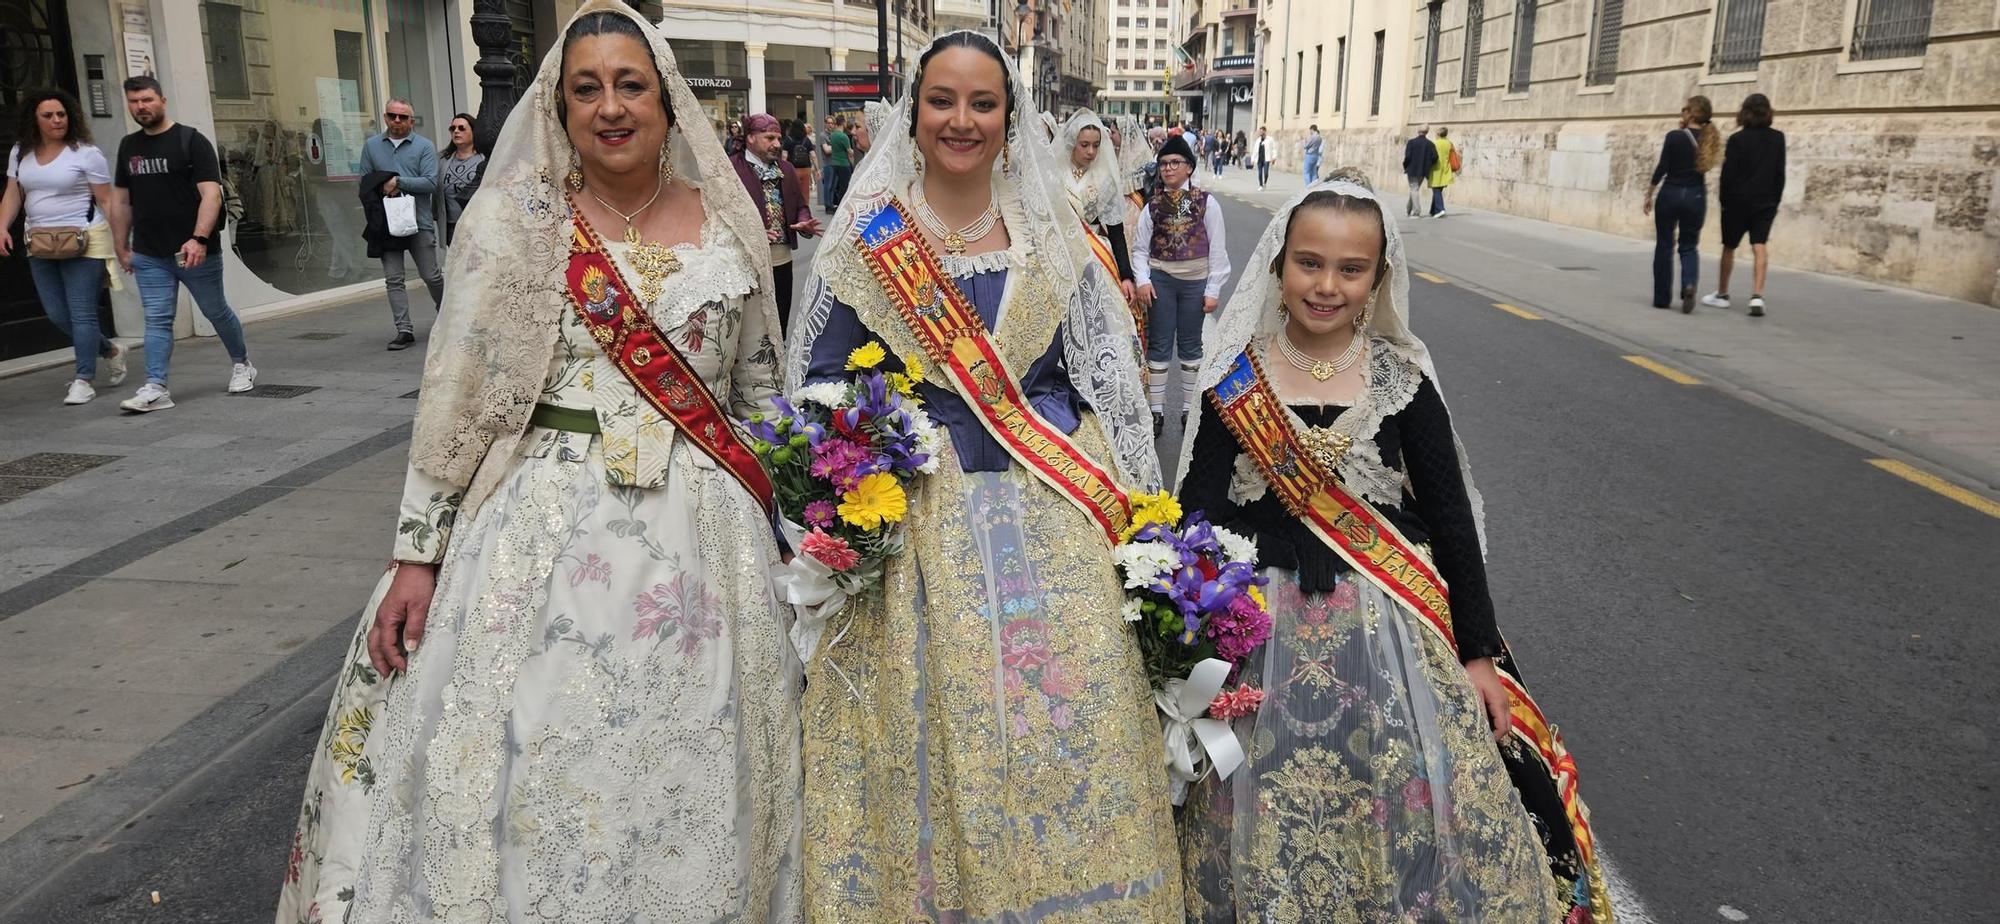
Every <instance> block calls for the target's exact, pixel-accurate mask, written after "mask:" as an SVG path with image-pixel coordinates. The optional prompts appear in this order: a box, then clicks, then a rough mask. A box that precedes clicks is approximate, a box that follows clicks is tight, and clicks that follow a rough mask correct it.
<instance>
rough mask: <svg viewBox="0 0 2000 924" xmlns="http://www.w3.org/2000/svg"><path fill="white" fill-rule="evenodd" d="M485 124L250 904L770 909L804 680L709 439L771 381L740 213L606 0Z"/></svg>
mask: <svg viewBox="0 0 2000 924" xmlns="http://www.w3.org/2000/svg"><path fill="white" fill-rule="evenodd" d="M614 81H615V83H614ZM663 97H664V99H663ZM507 140H508V143H507V144H503V145H501V146H500V147H499V148H497V149H496V150H495V151H494V153H493V158H494V163H493V169H492V170H491V171H489V172H488V175H487V180H486V188H485V190H484V191H483V192H482V193H481V194H480V195H479V196H478V197H477V198H475V199H474V200H473V201H472V205H471V207H470V208H469V209H468V210H467V212H466V216H465V230H466V239H465V240H464V241H462V242H461V243H460V246H462V247H465V248H468V249H469V251H470V252H471V253H472V254H475V255H477V256H478V258H479V264H480V265H479V272H476V273H467V274H466V275H465V277H464V278H463V279H460V280H455V281H454V282H455V284H454V285H453V286H452V290H451V294H450V297H451V298H452V299H453V301H452V310H451V311H446V312H443V313H442V314H441V315H440V318H439V322H438V325H437V327H436V328H435V329H434V330H433V333H432V337H433V338H435V339H437V340H439V341H441V343H440V348H439V349H435V350H431V351H430V355H429V356H428V358H427V362H428V368H427V369H426V370H425V376H424V382H425V387H424V389H423V394H422V395H421V396H420V397H419V398H418V406H417V414H416V426H415V430H414V436H413V437H412V439H411V441H410V459H409V466H408V469H407V471H406V473H405V475H404V485H403V499H402V507H401V512H400V513H399V514H398V515H397V517H396V525H395V527H394V529H393V532H394V533H395V543H394V546H395V550H394V553H393V554H394V561H393V562H392V563H391V565H390V568H389V570H388V571H387V572H386V573H385V574H383V576H382V579H381V581H380V582H379V583H378V584H377V586H376V590H375V593H374V596H373V598H372V599H371V600H370V602H369V604H368V608H367V609H366V610H365V611H364V612H365V614H366V615H365V616H364V617H363V620H362V622H361V625H360V626H359V627H358V628H357V631H356V633H355V635H354V639H353V642H352V643H351V645H350V647H349V648H348V652H347V656H346V658H345V660H344V663H342V664H341V665H340V669H339V671H338V672H337V673H335V675H334V676H336V677H337V678H338V679H337V681H336V685H335V687H334V693H333V696H332V699H331V702H330V704H329V707H328V709H327V713H326V722H325V731H324V733H323V734H322V735H321V736H320V738H319V739H318V740H319V744H318V746H317V747H316V748H315V749H314V751H313V765H312V768H311V770H310V772H309V773H308V775H307V783H306V788H305V794H304V799H303V800H302V804H301V810H300V812H299V816H298V819H299V820H298V827H297V829H296V834H295V836H294V838H293V841H292V846H291V856H292V862H291V864H290V866H289V869H288V872H287V875H286V877H285V883H284V886H283V889H282V891H281V893H280V896H279V904H278V910H277V915H276V919H277V920H278V921H281V922H284V924H295V922H299V921H304V920H325V921H348V920H352V921H370V922H385V921H390V920H403V921H417V920H421V921H460V920H475V919H476V920H482V921H502V920H511V921H516V922H520V921H526V920H530V919H535V920H541V921H547V922H556V921H561V922H564V924H613V922H631V921H643V920H653V921H659V920H664V919H666V918H669V917H671V918H673V919H676V920H687V921H740V922H745V924H773V922H793V921H797V920H799V917H800V914H801V910H800V905H801V900H802V899H801V888H800V884H801V883H800V877H801V872H802V869H803V864H802V863H801V861H800V842H799V812H800V808H799V800H800V787H801V786H802V781H801V779H800V771H799V714H798V705H797V702H798V700H797V697H798V687H799V680H798V667H797V662H796V661H795V660H793V659H792V656H791V651H790V648H789V646H788V644H787V643H786V641H785V626H786V625H787V624H788V622H789V619H790V617H789V615H788V614H789V610H790V608H789V607H788V606H786V605H785V604H784V603H783V602H782V601H781V600H779V599H778V598H777V597H776V596H775V594H774V592H773V591H772V588H771V583H770V578H769V573H770V569H771V568H773V567H774V566H776V565H777V564H778V563H779V555H778V549H777V545H776V542H775V541H774V539H773V536H772V529H771V519H770V515H769V513H768V511H769V509H770V507H769V506H768V505H769V504H770V503H771V498H770V494H769V491H770V483H769V481H768V480H765V479H763V478H761V477H759V475H760V474H761V473H760V472H759V473H757V474H753V472H756V471H757V466H756V463H755V462H754V461H750V449H749V447H748V445H747V444H746V441H745V440H744V439H743V438H741V437H740V436H739V435H738V433H739V431H738V430H737V428H736V425H735V421H736V420H738V419H741V418H744V417H746V416H749V415H752V414H756V413H769V412H770V410H771V405H770V399H771V398H773V397H774V396H775V395H776V393H777V379H778V347H777V345H776V343H775V342H774V340H773V338H774V337H775V336H776V334H777V331H776V328H777V309H776V306H775V305H774V304H773V302H772V299H771V295H770V289H771V277H770V273H769V272H768V271H766V270H765V269H764V268H763V266H764V261H765V260H766V258H767V257H766V254H767V252H768V241H767V240H766V237H765V233H764V227H763V222H762V221H761V220H760V219H759V218H758V216H757V213H756V210H755V209H754V208H753V207H752V206H751V204H750V202H749V201H748V200H747V199H745V198H744V195H743V192H742V187H741V186H740V185H739V184H738V183H737V179H736V174H735V171H734V170H733V169H732V168H731V167H730V165H729V160H728V157H727V156H726V155H724V154H723V152H722V144H721V140H720V138H719V136H718V134H717V133H716V132H715V130H714V129H713V128H712V127H711V126H710V123H709V121H708V119H707V117H706V114H705V112H704V110H703V108H702V104H701V102H700V101H699V100H697V99H696V98H695V95H694V91H693V90H692V89H691V88H690V87H689V86H688V84H687V82H686V80H685V79H684V78H683V77H682V76H681V74H680V70H679V68H678V67H676V66H675V63H674V57H673V52H672V51H671V50H670V49H669V48H668V46H667V39H666V37H665V36H663V35H661V34H660V33H659V31H657V28H656V27H655V26H654V25H653V24H652V23H651V22H649V21H647V20H646V19H645V17H643V16H642V15H640V14H639V13H638V12H636V11H634V10H633V9H631V8H630V7H628V6H626V5H625V4H623V3H620V2H616V0H589V2H586V3H585V4H583V6H582V8H581V9H580V10H578V11H577V13H576V15H575V16H574V17H573V18H572V19H571V20H570V21H569V23H568V24H567V25H566V26H565V27H564V30H563V32H562V33H561V38H560V39H559V40H558V42H557V43H556V47H555V48H553V49H551V50H550V52H549V54H548V55H547V56H546V57H545V58H543V60H542V62H541V67H540V69H539V71H538V72H537V74H536V75H535V79H534V81H533V82H532V83H531V84H530V85H529V86H528V89H527V91H526V94H525V95H524V96H523V98H522V102H521V105H520V106H518V107H516V108H515V109H514V114H513V116H512V117H511V118H510V119H509V120H508V123H507ZM676 152H678V157H677V158H676ZM552 357H553V358H552ZM642 524H643V525H642ZM389 525H390V524H386V523H385V524H384V526H389ZM420 643H421V644H420ZM849 782H851V781H849Z"/></svg>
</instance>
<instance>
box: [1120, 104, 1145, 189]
mask: <svg viewBox="0 0 2000 924" xmlns="http://www.w3.org/2000/svg"><path fill="white" fill-rule="evenodd" d="M1152 162H1153V152H1152V146H1151V145H1149V144H1147V143H1146V127H1145V126H1143V125H1140V124H1139V117H1138V116H1129V115H1122V116H1119V117H1118V176H1119V178H1120V179H1122V180H1124V182H1125V188H1124V189H1121V190H1119V192H1121V193H1129V192H1132V191H1133V190H1136V189H1138V188H1139V181H1140V180H1141V179H1142V178H1144V177H1145V175H1146V165H1147V164H1149V163H1152Z"/></svg>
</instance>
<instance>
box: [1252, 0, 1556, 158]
mask: <svg viewBox="0 0 2000 924" xmlns="http://www.w3.org/2000/svg"><path fill="white" fill-rule="evenodd" d="M1566 2H1572V3H1574V2H1579V0H1566ZM1260 8H1261V13H1260V14H1259V19H1258V23H1257V28H1258V32H1257V38H1258V43H1257V47H1258V54H1257V56H1258V60H1257V105H1256V109H1255V113H1254V114H1255V119H1254V121H1252V122H1251V123H1250V124H1249V125H1248V126H1245V125H1242V124H1239V125H1238V126H1237V127H1238V128H1242V129H1244V130H1245V131H1246V133H1247V134H1248V135H1249V136H1250V137H1252V138H1254V137H1256V135H1257V127H1258V126H1263V127H1264V128H1266V129H1268V130H1269V131H1270V133H1271V137H1273V138H1276V139H1278V162H1277V167H1276V168H1274V169H1280V170H1299V169H1301V168H1302V160H1303V153H1302V148H1301V145H1302V143H1303V141H1304V140H1305V137H1306V130H1307V129H1308V128H1310V127H1311V126H1314V125H1317V126H1319V130H1320V134H1321V136H1322V143H1323V148H1322V151H1321V154H1322V160H1321V165H1320V173H1321V175H1325V174H1326V173H1328V172H1329V171H1331V170H1333V168H1335V167H1337V166H1342V165H1353V166H1359V167H1362V168H1363V169H1364V170H1366V171H1367V172H1368V174H1369V178H1370V179H1372V180H1374V181H1375V183H1376V184H1377V186H1378V187H1379V188H1382V189H1388V190H1393V189H1395V188H1396V187H1397V186H1398V185H1399V182H1398V181H1397V179H1396V178H1397V177H1398V176H1400V175H1401V173H1402V167H1401V164H1402V155H1403V147H1402V145H1403V136H1404V135H1405V132H1404V130H1403V129H1404V125H1405V121H1406V120H1405V114H1406V109H1407V108H1408V104H1409V96H1408V91H1407V87H1406V81H1407V79H1408V74H1409V70H1410V62H1411V60H1412V58H1411V55H1412V54H1413V53H1414V52H1413V51H1412V47H1411V43H1410V17H1409V16H1408V15H1407V12H1408V11H1407V10H1406V9H1404V7H1403V5H1402V4H1401V3H1400V2H1384V3H1362V2H1359V0H1355V2H1351V3H1335V2H1325V0H1322V2H1313V0H1297V2H1292V0H1275V2H1270V3H1266V4H1262V5H1261V7H1260Z"/></svg>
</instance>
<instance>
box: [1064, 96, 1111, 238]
mask: <svg viewBox="0 0 2000 924" xmlns="http://www.w3.org/2000/svg"><path fill="white" fill-rule="evenodd" d="M1086 128H1094V129H1097V137H1098V139H1099V141H1100V142H1101V144H1100V145H1099V146H1098V149H1097V159H1096V160H1093V161H1091V162H1090V167H1089V168H1088V169H1086V170H1084V172H1083V178H1082V179H1081V180H1078V179H1077V178H1076V170H1075V168H1074V167H1073V166H1071V164H1070V154H1071V152H1073V151H1075V150H1076V139H1077V136H1078V135H1081V134H1083V130H1084V129H1086ZM1053 157H1054V158H1055V161H1056V163H1057V164H1059V165H1061V166H1062V168H1063V170H1064V171H1065V172H1064V173H1063V176H1064V177H1065V178H1066V179H1067V182H1068V185H1069V189H1070V190H1071V192H1072V193H1074V194H1075V195H1074V199H1075V200H1076V204H1077V211H1078V212H1079V213H1080V214H1082V215H1083V219H1084V220H1085V221H1088V222H1093V223H1096V224H1103V225H1122V224H1124V223H1125V203H1124V201H1123V200H1124V196H1125V187H1124V184H1123V183H1122V182H1121V181H1120V180H1119V178H1118V149H1117V148H1116V147H1114V146H1113V145H1112V143H1111V132H1110V131H1109V130H1107V129H1106V128H1105V127H1104V120H1102V119H1100V118H1098V117H1097V113H1095V112H1092V111H1090V110H1088V109H1078V110H1077V111H1076V112H1075V113H1073V114H1072V115H1071V116H1070V117H1069V121H1067V122H1064V123H1063V126H1062V131H1061V132H1058V133H1057V134H1056V144H1055V150H1054V152H1053Z"/></svg>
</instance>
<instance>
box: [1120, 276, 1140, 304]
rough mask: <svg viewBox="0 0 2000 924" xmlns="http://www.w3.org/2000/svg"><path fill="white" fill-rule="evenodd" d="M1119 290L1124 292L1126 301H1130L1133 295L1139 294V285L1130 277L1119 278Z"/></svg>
mask: <svg viewBox="0 0 2000 924" xmlns="http://www.w3.org/2000/svg"><path fill="white" fill-rule="evenodd" d="M1118 291H1119V292H1122V293H1124V295H1125V301H1126V302H1127V303H1130V302H1131V301H1132V297H1133V296H1134V295H1137V294H1139V287H1138V286H1135V285H1133V284H1132V280H1130V279H1120V280H1118Z"/></svg>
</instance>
